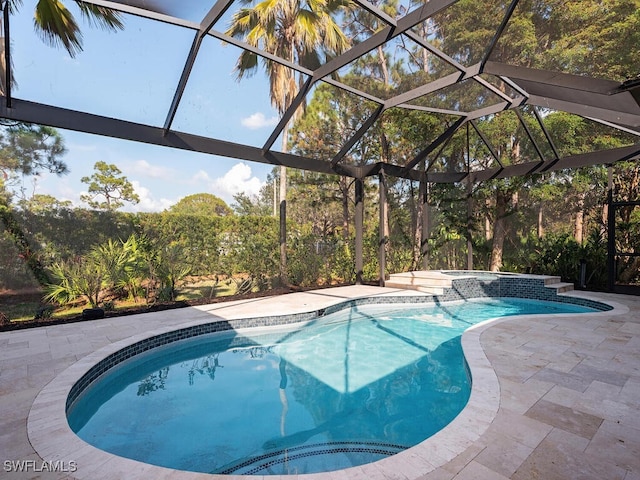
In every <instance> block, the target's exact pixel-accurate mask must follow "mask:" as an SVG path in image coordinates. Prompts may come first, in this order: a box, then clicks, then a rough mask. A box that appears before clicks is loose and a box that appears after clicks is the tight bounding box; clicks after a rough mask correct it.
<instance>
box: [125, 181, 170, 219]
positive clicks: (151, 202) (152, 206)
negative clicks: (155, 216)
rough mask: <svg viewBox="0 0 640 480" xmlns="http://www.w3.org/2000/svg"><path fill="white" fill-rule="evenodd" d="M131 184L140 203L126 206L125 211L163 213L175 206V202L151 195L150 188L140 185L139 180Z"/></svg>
mask: <svg viewBox="0 0 640 480" xmlns="http://www.w3.org/2000/svg"><path fill="white" fill-rule="evenodd" d="M131 184H132V185H133V189H134V190H135V192H136V193H137V194H138V197H140V202H139V203H137V204H135V205H134V204H131V203H129V204H126V205H125V207H124V208H123V210H125V211H128V212H161V211H162V210H165V209H167V208H169V207H170V206H171V205H173V204H174V203H176V202H175V200H168V199H166V198H160V199H156V198H154V197H153V195H152V194H151V191H150V190H149V189H148V188H145V187H143V186H142V185H140V182H138V181H137V180H132V181H131Z"/></svg>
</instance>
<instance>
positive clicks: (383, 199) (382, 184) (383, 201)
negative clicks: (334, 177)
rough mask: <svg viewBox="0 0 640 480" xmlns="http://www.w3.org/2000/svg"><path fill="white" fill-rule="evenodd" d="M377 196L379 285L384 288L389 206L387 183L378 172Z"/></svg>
mask: <svg viewBox="0 0 640 480" xmlns="http://www.w3.org/2000/svg"><path fill="white" fill-rule="evenodd" d="M378 194H379V200H378V203H379V204H380V218H379V226H378V233H379V238H380V240H379V242H378V267H379V271H380V274H379V275H380V278H379V285H380V286H381V287H384V282H385V280H386V270H387V252H386V247H387V241H388V237H387V231H386V220H387V211H388V208H389V205H388V204H387V182H386V180H385V178H384V172H380V173H379V174H378Z"/></svg>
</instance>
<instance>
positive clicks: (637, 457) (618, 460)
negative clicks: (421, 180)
mask: <svg viewBox="0 0 640 480" xmlns="http://www.w3.org/2000/svg"><path fill="white" fill-rule="evenodd" d="M372 295H420V293H418V292H407V291H406V290H402V289H394V288H382V287H372V286H363V285H357V286H350V287H340V288H331V289H322V290H315V291H308V292H300V293H293V294H288V295H283V296H277V297H267V298H260V299H251V300H239V301H232V302H226V303H218V304H212V305H207V306H202V307H191V308H184V309H177V310H169V311H165V312H158V313H149V314H142V315H135V316H124V317H115V318H109V319H103V320H97V321H89V322H81V323H73V324H67V325H56V326H50V327H43V328H36V329H28V330H18V331H12V332H3V333H0V419H1V420H0V424H1V428H0V452H2V455H0V457H2V458H1V460H2V461H3V465H2V467H1V469H0V478H7V479H10V480H12V479H27V478H29V479H31V478H43V479H49V478H51V479H57V478H93V479H98V478H105V479H106V478H110V479H111V478H126V479H131V478H193V479H196V478H198V479H206V478H216V476H213V475H205V474H195V473H187V472H178V471H172V470H168V469H161V468H159V467H149V466H146V465H144V464H139V463H137V462H132V461H126V462H125V463H121V464H120V465H123V467H118V468H112V464H111V463H109V462H106V463H100V462H99V463H93V461H92V460H91V458H96V457H92V456H91V455H85V456H82V457H81V456H78V457H77V458H60V457H59V456H58V457H56V454H55V448H56V442H62V441H64V440H63V436H62V437H60V438H49V439H48V441H49V445H50V449H49V450H48V452H47V453H46V454H44V455H43V456H45V457H47V458H45V459H44V460H47V461H52V460H53V459H57V460H60V461H61V462H66V465H69V462H73V463H74V464H77V471H76V472H48V471H46V468H44V469H43V468H42V467H43V465H44V464H43V459H42V458H41V457H40V456H39V455H38V454H37V453H36V451H35V450H34V447H33V446H32V441H33V438H30V437H29V434H28V425H27V419H28V417H29V413H30V411H31V408H32V405H33V403H34V400H35V399H36V397H37V396H38V394H39V393H40V392H41V390H42V389H43V388H45V386H47V384H49V382H51V380H53V379H54V378H56V377H57V376H58V375H59V374H61V373H62V372H64V371H65V370H67V369H68V368H69V367H70V366H71V365H73V364H75V363H76V362H78V361H80V360H82V359H83V358H84V357H87V356H88V355H91V354H93V353H94V352H96V351H97V350H100V349H103V348H108V347H109V345H112V344H114V343H116V342H121V341H126V339H132V338H134V337H141V336H144V335H145V333H147V332H152V331H153V332H155V331H159V330H162V329H165V328H166V329H173V328H177V327H178V326H184V325H187V324H188V325H192V324H194V323H206V322H211V321H214V320H215V319H216V318H220V319H228V320H233V319H239V318H247V317H253V316H268V315H279V314H294V313H303V312H308V311H313V310H317V309H321V308H326V307H328V306H330V305H333V304H336V303H339V302H342V301H344V300H346V299H349V298H357V297H363V296H372ZM570 295H572V296H579V297H583V298H589V299H593V300H597V301H602V302H605V303H608V304H610V305H612V306H613V307H614V309H613V310H611V311H607V312H597V313H593V314H587V315H585V314H582V315H574V314H571V315H568V314H564V315H548V316H526V317H525V316H523V317H517V318H510V319H507V320H504V321H497V322H494V323H491V324H489V325H484V326H481V327H479V328H475V329H472V330H470V331H469V332H467V333H466V334H465V336H464V338H463V341H464V347H465V352H466V353H467V358H468V360H469V363H470V367H471V371H472V373H473V374H474V380H476V383H478V384H481V383H482V377H483V376H484V375H485V374H489V375H493V374H492V373H491V371H493V372H495V375H496V376H497V381H498V384H499V389H497V390H495V391H491V390H490V389H486V390H487V391H485V392H484V393H483V395H485V396H486V397H485V398H483V399H481V400H480V402H479V403H478V398H477V397H473V395H475V393H474V394H472V400H473V401H474V402H475V403H474V408H478V409H480V408H482V410H483V412H484V414H490V418H489V419H488V420H487V421H486V423H482V422H476V423H475V424H474V427H475V428H477V430H476V432H474V435H467V434H466V433H465V434H463V435H461V439H460V441H459V442H457V444H456V445H452V444H445V443H440V444H431V445H432V447H433V448H431V450H432V451H429V452H426V450H425V449H423V450H422V452H424V453H425V455H422V454H421V453H420V451H417V452H418V453H416V454H415V455H412V456H409V457H408V456H406V455H405V456H404V457H403V461H398V462H396V465H395V467H396V468H391V469H390V468H389V465H390V464H387V466H386V467H385V468H379V467H377V466H376V464H369V465H364V466H362V467H356V468H354V469H350V470H348V471H336V472H330V473H325V474H313V475H300V477H301V478H309V479H311V478H314V479H317V478H327V479H346V478H373V477H378V478H397V479H403V480H404V479H418V478H421V479H439V480H440V479H442V480H444V479H454V478H455V479H457V480H462V479H474V480H478V479H498V480H499V479H507V478H511V479H521V480H525V479H535V478H540V479H545V480H554V479H568V478H580V479H598V480H600V479H611V480H613V479H620V480H634V479H640V415H639V413H640V373H639V368H638V367H639V366H640V297H633V296H624V295H615V294H608V293H591V292H589V293H587V292H571V293H570ZM479 347H481V348H479ZM485 356H486V358H484V357H485ZM482 361H485V362H486V361H488V364H490V367H491V368H487V367H488V366H489V365H488V364H487V365H486V366H485V365H482V364H480V363H481V362H482ZM477 362H480V363H477ZM474 363H475V365H474ZM480 371H481V372H483V373H482V375H479V376H477V375H476V372H480ZM475 387H476V384H474V388H475ZM479 387H480V390H482V387H483V386H482V385H479ZM492 395H495V396H492ZM483 402H486V403H485V404H484V405H486V407H479V405H481V404H483ZM470 403H471V402H470ZM492 406H495V409H493V410H492ZM463 414H464V411H463V413H462V414H461V416H463ZM466 416H467V417H469V413H468V412H467V414H466ZM33 425H34V424H31V425H30V428H33ZM455 428H461V425H460V423H459V422H458V424H457V425H456V426H455ZM462 428H463V426H462ZM446 430H447V429H445V431H446ZM459 431H461V432H463V430H459ZM34 433H36V436H37V432H33V430H32V437H33V434H34ZM438 435H439V434H438ZM34 444H37V445H42V439H41V438H40V439H38V441H37V442H34ZM61 448H62V445H61ZM98 453H99V454H102V455H104V453H103V452H98ZM401 455H403V454H401ZM99 458H104V457H99ZM392 458H394V457H391V459H392ZM407 459H409V460H410V461H406V460H407ZM434 459H439V460H441V461H434ZM29 461H30V462H29ZM385 461H386V460H385ZM136 463H137V466H136V465H134V464H136ZM132 465H134V466H133V467H132ZM391 465H392V464H391ZM18 467H21V469H22V470H24V471H21V472H18V471H16V470H18V469H19V468H18ZM130 467H132V468H130ZM43 470H45V471H43ZM392 470H393V471H392ZM217 478H229V477H217ZM253 478H255V477H253ZM268 478H271V477H268ZM291 478H294V477H293V476H292V477H291Z"/></svg>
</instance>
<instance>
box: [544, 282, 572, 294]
mask: <svg viewBox="0 0 640 480" xmlns="http://www.w3.org/2000/svg"><path fill="white" fill-rule="evenodd" d="M545 287H546V288H554V289H555V290H556V292H557V293H565V292H571V291H573V288H574V286H573V283H567V282H556V283H550V284H547V285H545Z"/></svg>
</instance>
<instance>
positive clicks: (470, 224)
mask: <svg viewBox="0 0 640 480" xmlns="http://www.w3.org/2000/svg"><path fill="white" fill-rule="evenodd" d="M514 3H516V2H514ZM472 195H473V183H471V147H470V144H469V124H468V123H467V270H473V243H472V242H471V239H472V234H473V205H472V204H471V197H472Z"/></svg>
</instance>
